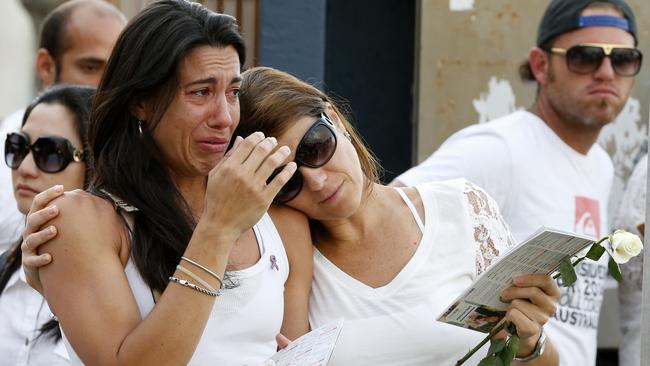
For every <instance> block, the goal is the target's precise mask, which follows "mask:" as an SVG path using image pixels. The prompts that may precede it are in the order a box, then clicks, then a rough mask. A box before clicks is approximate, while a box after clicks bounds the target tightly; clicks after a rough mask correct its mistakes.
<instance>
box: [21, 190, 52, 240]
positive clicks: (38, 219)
mask: <svg viewBox="0 0 650 366" xmlns="http://www.w3.org/2000/svg"><path fill="white" fill-rule="evenodd" d="M41 193H43V192H41ZM39 194H40V193H39ZM34 200H36V198H34ZM47 202H50V201H47ZM33 208H34V207H33ZM58 214H59V208H58V207H57V206H50V207H46V208H41V209H38V210H37V211H36V210H34V211H30V212H29V214H27V220H26V223H25V228H24V229H23V242H25V241H26V240H27V238H28V237H29V236H30V235H31V234H32V233H35V232H36V231H37V230H38V229H40V228H41V227H43V226H44V225H45V224H47V222H48V221H50V220H52V219H53V218H55V217H56V216H57V215H58ZM32 248H33V247H32Z"/></svg>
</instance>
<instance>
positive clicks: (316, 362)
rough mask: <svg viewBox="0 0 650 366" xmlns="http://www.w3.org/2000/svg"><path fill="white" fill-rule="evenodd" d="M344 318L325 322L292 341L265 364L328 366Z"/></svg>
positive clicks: (274, 365) (279, 365) (275, 365)
mask: <svg viewBox="0 0 650 366" xmlns="http://www.w3.org/2000/svg"><path fill="white" fill-rule="evenodd" d="M342 327H343V319H342V318H340V319H337V320H334V321H332V322H329V323H327V324H324V325H322V326H320V327H318V328H316V329H314V330H312V331H311V332H309V333H307V334H305V335H303V336H302V337H300V338H298V339H296V340H295V341H293V342H291V343H290V344H289V345H288V346H287V347H286V348H284V349H283V350H281V351H280V352H278V353H276V354H275V355H273V357H271V358H270V359H268V360H267V361H266V362H265V363H264V366H266V365H273V366H305V365H309V366H326V365H327V364H328V363H329V360H330V357H331V356H332V351H333V350H334V346H335V345H336V341H337V340H338V339H339V334H341V328H342Z"/></svg>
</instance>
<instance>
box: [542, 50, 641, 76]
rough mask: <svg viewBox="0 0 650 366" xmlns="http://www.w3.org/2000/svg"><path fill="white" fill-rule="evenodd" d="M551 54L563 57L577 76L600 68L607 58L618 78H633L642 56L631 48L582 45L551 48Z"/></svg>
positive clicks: (637, 70) (639, 66)
mask: <svg viewBox="0 0 650 366" xmlns="http://www.w3.org/2000/svg"><path fill="white" fill-rule="evenodd" d="M550 52H551V53H554V54H557V55H564V56H565V57H566V64H567V68H568V69H569V70H570V71H572V72H575V73H577V74H590V73H592V72H594V71H596V70H598V69H599V68H600V65H601V64H602V63H603V59H604V58H605V57H609V60H610V62H611V63H612V68H613V69H614V72H615V73H616V74H617V75H619V76H634V75H636V74H637V73H638V72H639V70H640V69H641V63H642V61H643V54H642V53H641V51H639V50H638V49H636V48H634V47H633V46H626V45H614V44H600V43H584V44H579V45H576V46H573V47H570V48H569V49H565V48H557V47H554V48H551V49H550Z"/></svg>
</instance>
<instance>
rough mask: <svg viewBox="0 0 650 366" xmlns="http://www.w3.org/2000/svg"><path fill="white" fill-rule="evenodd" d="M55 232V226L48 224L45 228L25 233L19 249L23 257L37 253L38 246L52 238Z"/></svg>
mask: <svg viewBox="0 0 650 366" xmlns="http://www.w3.org/2000/svg"><path fill="white" fill-rule="evenodd" d="M56 234H57V230H56V227H54V226H48V227H47V228H45V229H43V230H40V231H37V232H35V233H31V234H29V235H27V237H26V238H25V240H23V242H22V244H21V248H20V250H21V251H22V252H23V257H30V256H33V255H36V254H37V253H38V247H40V246H41V245H42V244H44V243H47V242H48V241H50V240H52V238H54V237H55V236H56Z"/></svg>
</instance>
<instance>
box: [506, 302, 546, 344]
mask: <svg viewBox="0 0 650 366" xmlns="http://www.w3.org/2000/svg"><path fill="white" fill-rule="evenodd" d="M550 316H551V315H550V314H547V313H546V312H544V311H542V310H541V309H540V308H538V307H537V306H535V305H534V304H531V303H530V302H528V301H525V300H513V301H512V302H511V303H510V306H509V307H508V312H507V313H506V319H507V320H510V321H512V322H514V323H515V325H516V326H517V333H519V335H520V336H521V337H522V338H526V337H530V336H533V335H535V334H537V333H539V330H540V329H541V328H542V326H543V325H544V324H546V322H548V319H549V318H550Z"/></svg>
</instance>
